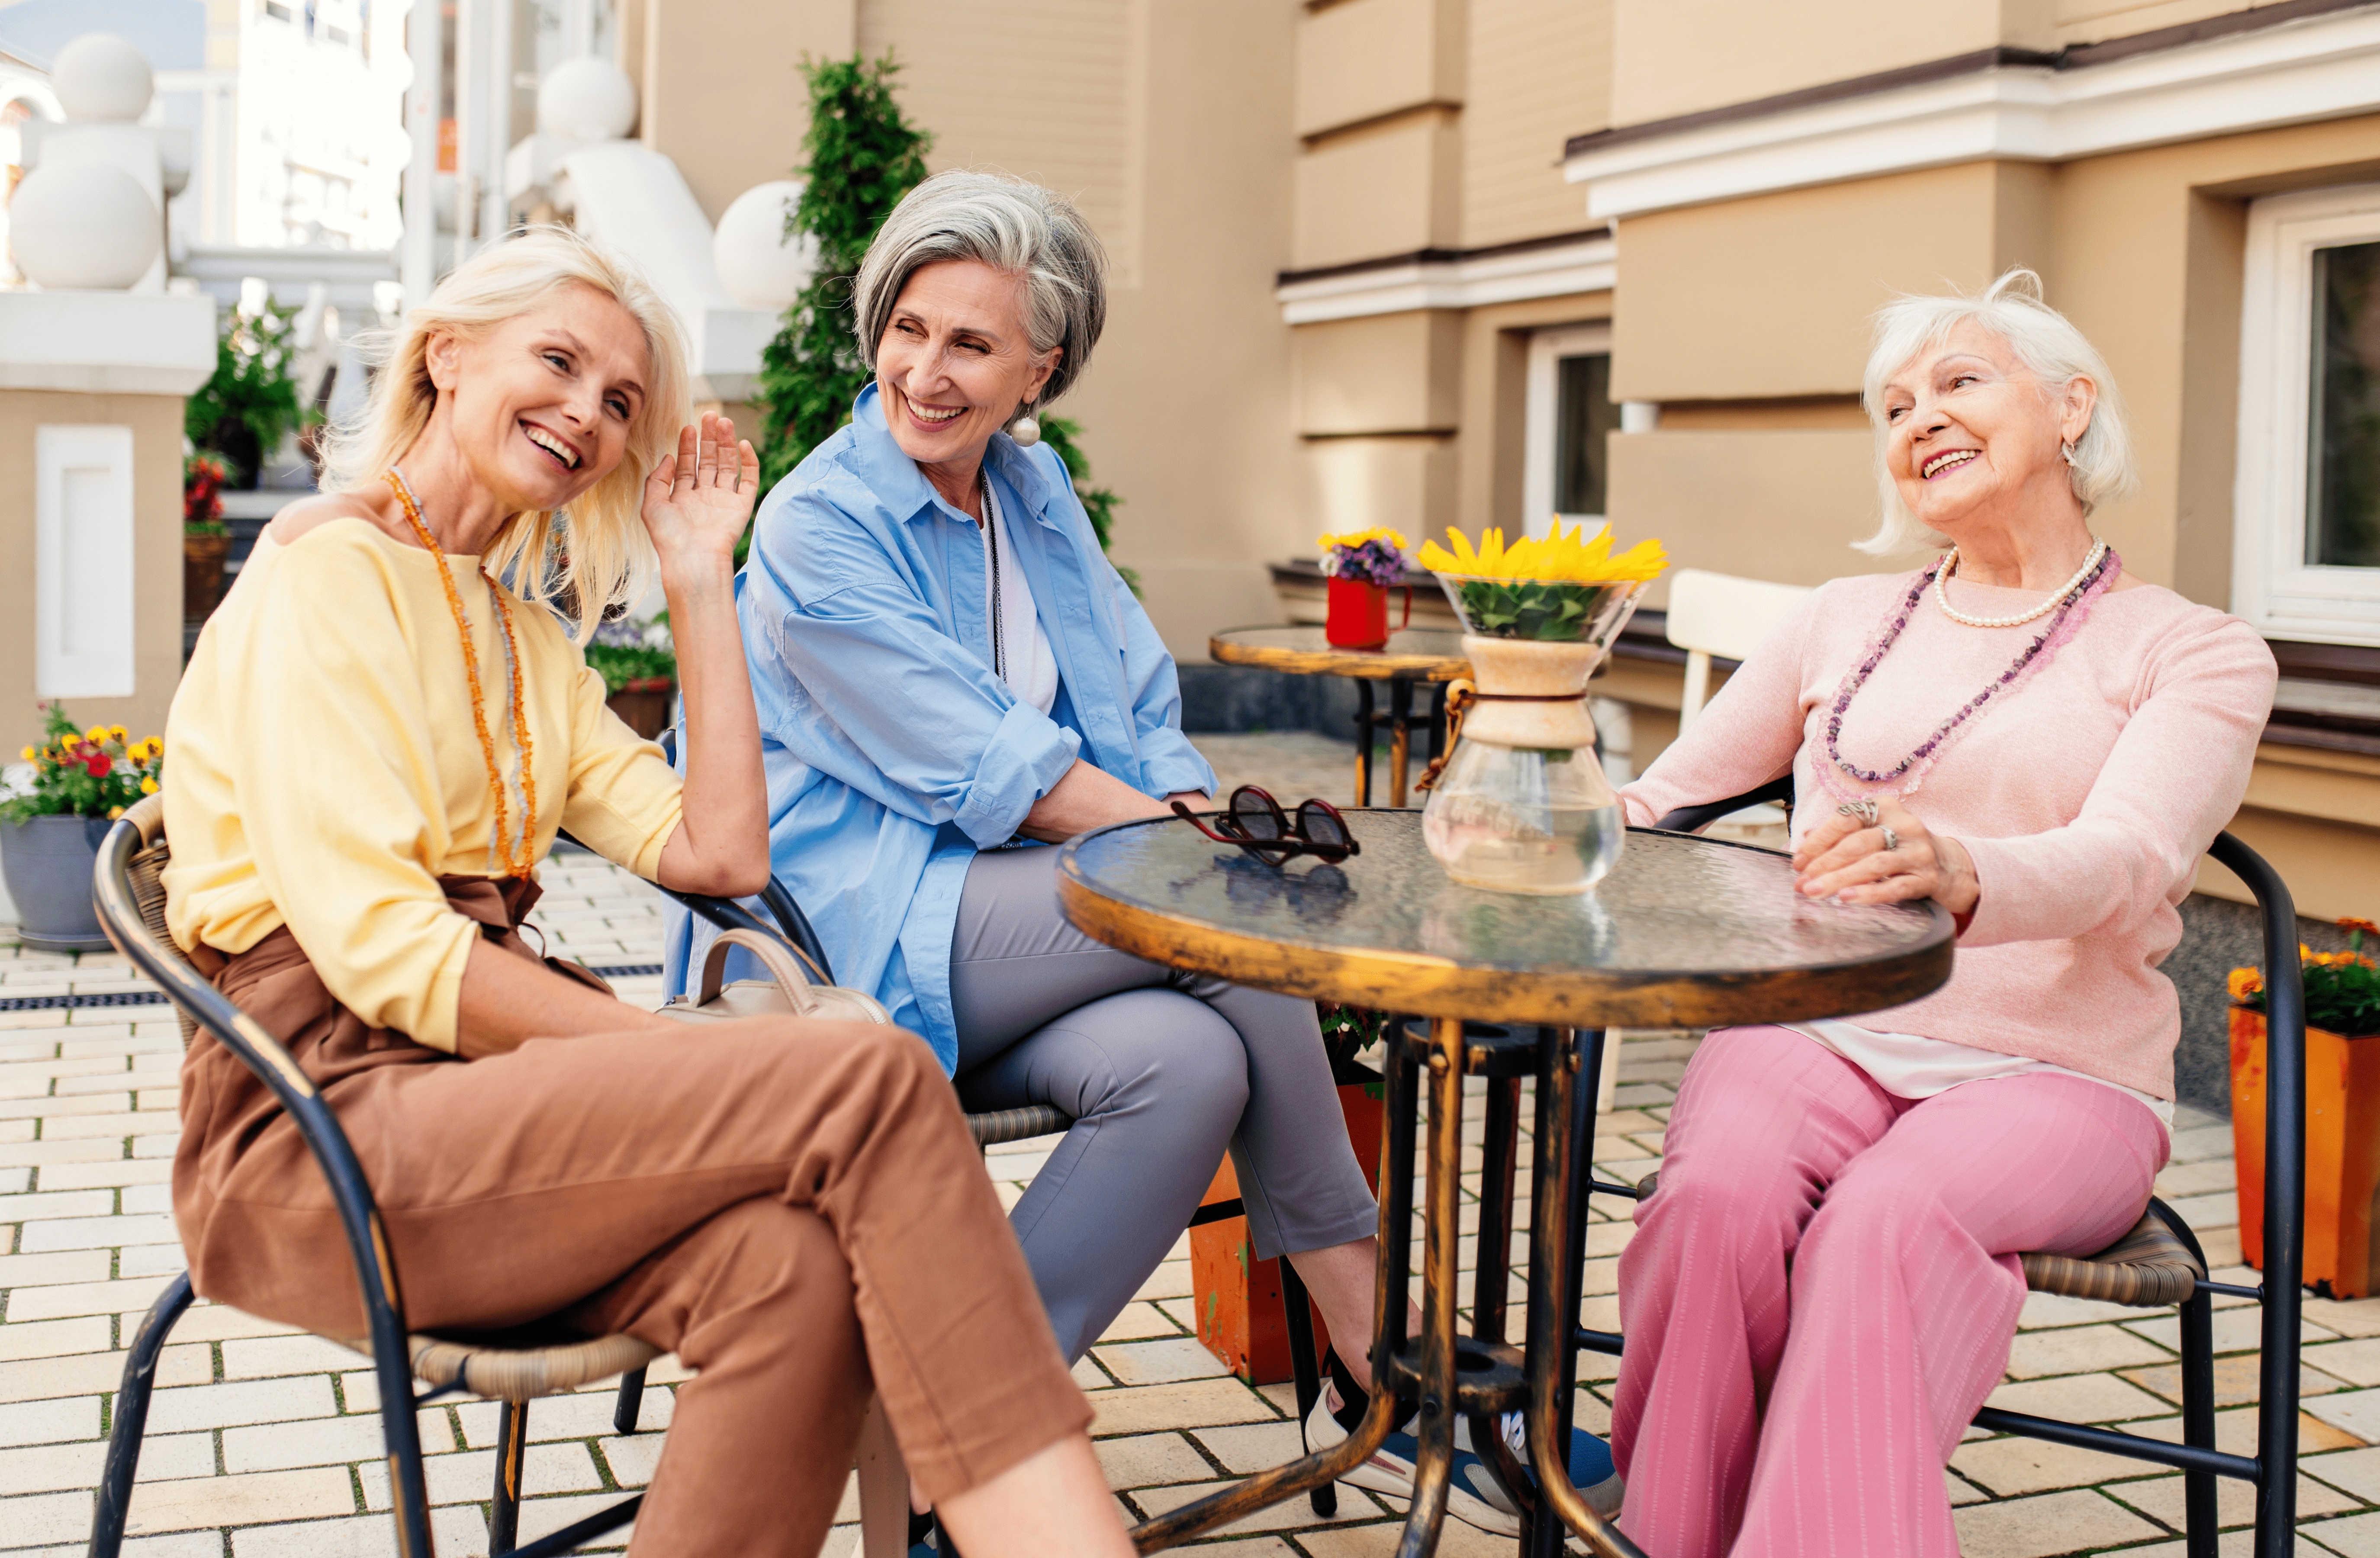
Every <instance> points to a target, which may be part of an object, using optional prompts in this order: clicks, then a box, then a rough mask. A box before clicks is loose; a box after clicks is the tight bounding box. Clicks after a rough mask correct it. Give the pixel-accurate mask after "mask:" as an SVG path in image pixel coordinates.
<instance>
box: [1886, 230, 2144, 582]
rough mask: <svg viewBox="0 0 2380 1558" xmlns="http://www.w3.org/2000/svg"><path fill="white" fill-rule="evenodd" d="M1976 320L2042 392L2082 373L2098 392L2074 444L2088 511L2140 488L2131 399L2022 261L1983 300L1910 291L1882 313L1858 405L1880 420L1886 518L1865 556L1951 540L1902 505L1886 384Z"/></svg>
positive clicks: (2077, 484)
mask: <svg viewBox="0 0 2380 1558" xmlns="http://www.w3.org/2000/svg"><path fill="white" fill-rule="evenodd" d="M1966 323H1975V324H1979V325H1981V326H1982V327H1983V328H1985V330H1988V331H1990V332H1991V333H1992V334H1993V335H1998V337H1999V338H2000V339H2001V340H2003V341H2006V342H2007V343H2008V344H2009V347H2010V349H2012V350H2013V351H2014V352H2015V353H2016V355H2017V359H2018V360H2019V361H2021V362H2022V363H2023V364H2024V366H2025V369H2026V371H2028V372H2030V373H2032V375H2033V376H2034V378H2035V379H2037V380H2039V381H2040V383H2041V390H2042V393H2043V394H2044V395H2053V394H2056V393H2058V392H2059V391H2062V390H2063V389H2064V388H2065V387H2066V386H2067V385H2068V384H2070V383H2073V382H2074V381H2075V380H2077V379H2088V380H2090V381H2091V383H2092V386H2093V387H2094V388H2095V389H2096V390H2097V392H2098V396H2097V399H2096V400H2095V403H2094V404H2093V407H2092V410H2091V425H2090V426H2089V427H2087V428H2085V429H2083V436H2082V437H2080V438H2078V439H2076V440H2075V441H2074V456H2073V458H2074V464H2073V469H2071V470H2070V471H2069V472H2068V473H2067V474H2068V477H2069V478H2070V480H2071V481H2072V482H2073V484H2074V496H2075V497H2076V499H2078V500H2079V501H2080V502H2081V503H2082V505H2083V513H2084V514H2085V515H2088V514H2090V513H2091V511H2092V510H2094V509H2095V508H2097V507H2098V506H2099V505H2101V504H2105V503H2112V502H2114V501H2115V500H2116V499H2118V498H2120V497H2122V496H2124V494H2126V493H2130V492H2131V490H2132V489H2133V487H2135V486H2136V485H2138V484H2139V477H2138V476H2137V474H2136V473H2135V471H2134V469H2133V464H2132V431H2131V423H2130V421H2129V420H2127V419H2126V417H2125V415H2124V400H2123V396H2120V395H2119V394H2118V393H2117V392H2116V379H2115V375H2114V374H2112V373H2110V372H2109V371H2107V359H2105V358H2103V357H2101V356H2100V355H2099V350H2098V348H2097V347H2094V346H2093V345H2092V344H2091V343H2090V342H2089V341H2088V340H2086V339H2084V338H2083V332H2081V331H2080V330H2077V329H2075V328H2074V326H2073V324H2072V323H2070V321H2068V319H2067V317H2066V316H2065V315H2064V314H2061V313H2059V312H2058V310H2056V309H2053V308H2051V307H2050V306H2049V305H2048V304H2047V303H2045V302H2043V301H2042V300H2041V278H2040V277H2039V276H2038V275H2035V274H2034V273H2033V272H2031V271H2028V270H2025V269H2022V267H2020V268H2018V269H2015V270H2011V271H2010V272H2008V273H2007V274H2004V275H2002V276H2001V277H2000V278H1999V280H1998V281H1996V282H1994V283H1992V285H1991V286H1988V287H1986V288H1985V289H1984V291H1983V293H1982V294H1981V295H1980V296H1975V297H1970V296H1968V295H1966V294H1964V293H1952V294H1950V295H1949V296H1948V297H1942V298H1915V297H1904V298H1896V299H1894V300H1893V301H1892V302H1889V303H1887V304H1886V305H1885V306H1884V307H1883V308H1881V309H1879V310H1876V344H1875V346H1874V347H1873V348H1872V349H1871V350H1870V351H1869V352H1868V358H1867V374H1866V377H1865V379H1864V382H1863V383H1862V384H1861V388H1860V402H1861V404H1862V405H1864V407H1866V408H1867V414H1868V420H1870V421H1872V422H1874V423H1875V424H1876V488H1877V490H1878V492H1879V493H1881V494H1882V496H1883V500H1884V522H1883V523H1882V524H1880V525H1878V526H1877V527H1876V534H1874V535H1872V536H1870V537H1868V538H1867V540H1865V541H1864V542H1859V543H1858V545H1859V549H1860V550H1861V551H1862V552H1865V553H1869V554H1873V555H1875V556H1878V557H1891V556H1896V555H1898V554H1902V553H1908V552H1922V551H1925V550H1926V549H1928V548H1932V547H1937V546H1948V545H1949V544H1950V539H1949V537H1948V536H1945V535H1942V534H1940V533H1939V532H1937V531H1935V530H1931V529H1926V528H1925V526H1924V525H1922V524H1920V523H1919V522H1918V519H1917V517H1916V516H1915V515H1913V514H1912V513H1910V512H1909V506H1908V505H1906V504H1904V503H1902V502H1901V501H1900V488H1899V487H1898V486H1896V485H1895V484H1894V482H1893V480H1892V470H1891V467H1890V465H1889V464H1888V460H1887V458H1886V444H1887V441H1888V439H1889V438H1890V436H1891V430H1890V425H1889V424H1888V422H1887V421H1886V420H1885V407H1884V386H1885V382H1886V381H1887V380H1888V379H1890V378H1891V377H1892V376H1893V375H1894V374H1896V373H1898V372H1900V371H1901V370H1902V369H1903V368H1906V367H1908V366H1909V364H1910V362H1911V361H1912V360H1913V359H1915V358H1916V357H1917V355H1918V354H1919V353H1920V352H1925V351H1930V350H1932V349H1933V348H1934V347H1938V346H1940V345H1941V344H1942V343H1943V342H1944V341H1946V340H1948V339H1949V336H1950V333H1951V332H1952V331H1954V330H1956V329H1958V328H1959V326H1961V325H1962V324H1966Z"/></svg>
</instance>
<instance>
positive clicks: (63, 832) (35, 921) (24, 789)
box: [0, 703, 165, 952]
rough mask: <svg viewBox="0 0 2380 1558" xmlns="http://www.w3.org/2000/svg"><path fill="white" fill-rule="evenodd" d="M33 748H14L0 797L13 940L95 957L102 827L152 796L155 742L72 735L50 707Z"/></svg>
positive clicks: (1, 864) (1, 850) (116, 729)
mask: <svg viewBox="0 0 2380 1558" xmlns="http://www.w3.org/2000/svg"><path fill="white" fill-rule="evenodd" d="M43 712H44V713H45V714H46V715H47V729H46V732H45V734H44V737H43V740H42V745H40V746H38V747H28V748H26V749H24V754H23V755H24V761H23V762H21V763H19V764H17V765H15V766H14V767H12V769H11V770H10V772H9V773H8V781H9V783H8V789H9V791H10V792H11V793H10V795H9V797H8V798H7V799H6V801H0V870H5V871H6V878H7V882H8V895H9V897H11V898H13V899H15V900H16V903H17V915H18V934H19V936H20V937H21V939H22V940H23V942H24V943H25V944H26V945H27V946H29V947H31V948H33V949H34V950H35V951H37V952H105V951H106V950H107V949H108V944H109V943H108V940H107V936H106V934H105V932H103V931H101V930H100V928H99V916H98V913H97V912H96V911H95V910H94V909H93V908H92V907H91V868H92V865H93V863H94V862H95V861H96V860H97V859H98V858H99V841H100V839H101V837H102V836H103V835H104V834H106V832H107V825H108V823H109V822H112V821H113V820H114V819H115V818H117V817H121V816H122V815H124V809H125V808H127V807H128V806H130V805H131V804H132V803H133V802H134V801H137V800H139V799H140V797H142V796H152V795H155V794H156V793H157V782H158V779H159V777H160V776H161V775H162V774H163V773H164V760H165V743H164V741H163V740H162V739H160V738H159V737H157V736H149V737H147V738H146V739H144V740H140V741H131V742H128V741H127V740H126V738H125V730H124V727H123V726H122V725H120V724H118V725H96V724H95V725H93V726H91V728H90V729H89V730H77V729H76V728H75V723H74V721H73V720H72V719H70V718H68V717H67V712H66V710H65V709H64V708H63V707H61V706H60V705H58V704H55V703H50V704H45V705H43Z"/></svg>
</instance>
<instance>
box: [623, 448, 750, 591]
mask: <svg viewBox="0 0 2380 1558" xmlns="http://www.w3.org/2000/svg"><path fill="white" fill-rule="evenodd" d="M759 496H760V456H759V455H757V454H755V453H754V452H753V449H752V445H751V444H750V443H749V442H748V441H747V442H743V443H738V442H737V441H736V438H735V423H734V422H733V421H731V420H728V419H727V418H725V417H722V416H721V415H719V414H718V413H717V412H715V411H705V412H704V413H703V414H702V420H701V422H700V423H699V424H698V425H696V426H689V427H684V428H680V429H679V430H678V435H677V453H676V454H674V455H664V456H662V462H661V464H660V465H658V466H655V467H654V468H653V473H652V475H651V476H650V477H648V478H646V480H645V503H644V518H645V531H646V533H647V534H649V535H650V536H651V537H652V538H653V550H654V551H656V552H658V553H660V554H662V558H663V560H664V561H666V560H668V559H669V558H671V557H672V556H673V555H691V554H702V553H716V554H720V555H722V556H727V557H733V556H734V555H735V542H736V541H737V540H738V539H739V538H740V537H741V536H742V535H743V534H744V527H745V526H746V525H747V524H749V523H751V520H752V505H753V504H754V503H755V502H757V501H758V500H759Z"/></svg>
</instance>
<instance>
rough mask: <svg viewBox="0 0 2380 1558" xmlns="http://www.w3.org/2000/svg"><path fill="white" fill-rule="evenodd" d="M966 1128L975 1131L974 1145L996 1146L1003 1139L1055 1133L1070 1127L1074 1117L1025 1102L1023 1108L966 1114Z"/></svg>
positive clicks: (1011, 1139)
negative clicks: (1025, 1104)
mask: <svg viewBox="0 0 2380 1558" xmlns="http://www.w3.org/2000/svg"><path fill="white" fill-rule="evenodd" d="M966 1122H967V1129H968V1130H970V1131H972V1132H973V1133H975V1144H976V1145H977V1147H997V1146H999V1145H1000V1144H1001V1143H1002V1142H1003V1141H1023V1140H1025V1139H1026V1138H1030V1137H1036V1136H1055V1135H1057V1134H1058V1133H1059V1132H1060V1131H1062V1130H1064V1129H1066V1128H1067V1127H1068V1126H1072V1125H1073V1124H1074V1123H1075V1121H1074V1117H1073V1116H1072V1115H1070V1114H1066V1113H1065V1111H1063V1110H1062V1109H1055V1108H1052V1107H1051V1106H1050V1105H1049V1104H1046V1103H1035V1104H1029V1105H1027V1106H1026V1107H1025V1108H1023V1109H995V1110H992V1111H991V1112H990V1113H989V1114H970V1115H968V1116H967V1117H966Z"/></svg>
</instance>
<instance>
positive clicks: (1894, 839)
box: [1884, 828, 1900, 855]
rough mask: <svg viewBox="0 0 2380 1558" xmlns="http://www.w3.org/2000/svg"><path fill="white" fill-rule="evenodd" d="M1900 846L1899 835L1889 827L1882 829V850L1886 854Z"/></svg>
mask: <svg viewBox="0 0 2380 1558" xmlns="http://www.w3.org/2000/svg"><path fill="white" fill-rule="evenodd" d="M1898 848H1900V834H1897V833H1894V832H1893V831H1892V830H1891V829H1890V828H1887V829H1885V830H1884V852H1885V853H1886V854H1888V855H1889V854H1891V853H1892V852H1893V851H1894V850H1896V849H1898Z"/></svg>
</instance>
